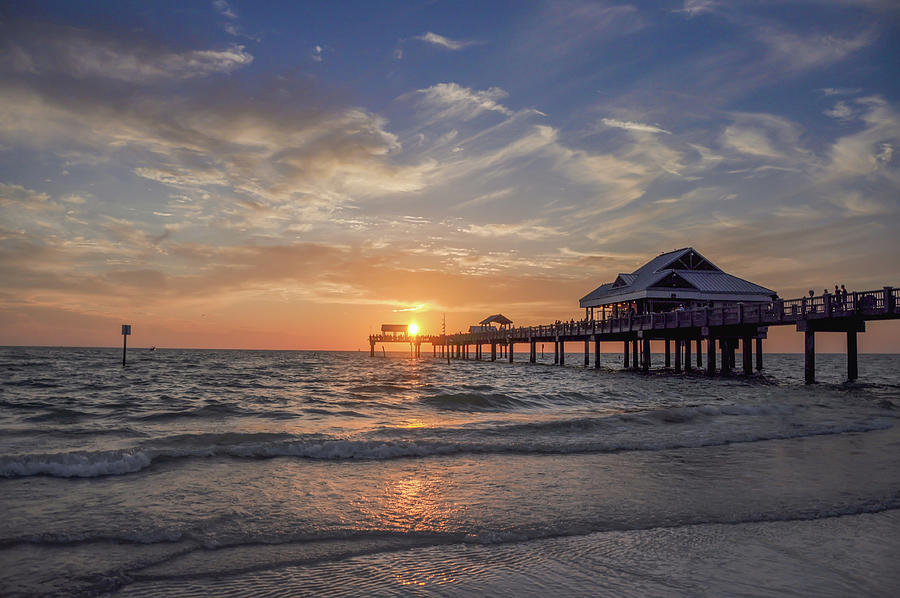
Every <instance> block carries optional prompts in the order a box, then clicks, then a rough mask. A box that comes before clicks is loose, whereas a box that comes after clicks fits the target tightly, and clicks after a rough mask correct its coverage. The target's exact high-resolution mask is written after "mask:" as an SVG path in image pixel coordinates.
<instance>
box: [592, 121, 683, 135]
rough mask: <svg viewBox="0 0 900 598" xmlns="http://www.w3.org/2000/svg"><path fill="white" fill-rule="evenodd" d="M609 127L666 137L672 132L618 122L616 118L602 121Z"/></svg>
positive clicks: (638, 124) (649, 126)
mask: <svg viewBox="0 0 900 598" xmlns="http://www.w3.org/2000/svg"><path fill="white" fill-rule="evenodd" d="M600 122H602V123H603V124H604V125H606V126H607V127H613V128H616V129H625V130H626V131H639V132H642V133H665V134H666V135H671V134H672V133H671V131H666V130H665V129H662V128H660V127H657V126H655V125H646V124H643V123H638V122H633V121H629V120H617V119H615V118H603V119H600Z"/></svg>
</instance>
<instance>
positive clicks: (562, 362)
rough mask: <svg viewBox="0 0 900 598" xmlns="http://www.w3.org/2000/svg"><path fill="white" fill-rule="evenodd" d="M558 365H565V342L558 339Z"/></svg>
mask: <svg viewBox="0 0 900 598" xmlns="http://www.w3.org/2000/svg"><path fill="white" fill-rule="evenodd" d="M559 365H566V341H564V340H563V339H559Z"/></svg>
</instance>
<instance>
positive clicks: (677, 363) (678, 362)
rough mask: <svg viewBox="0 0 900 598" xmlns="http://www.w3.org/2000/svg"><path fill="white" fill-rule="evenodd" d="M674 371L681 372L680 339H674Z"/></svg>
mask: <svg viewBox="0 0 900 598" xmlns="http://www.w3.org/2000/svg"><path fill="white" fill-rule="evenodd" d="M675 371H676V372H677V373H679V374H680V373H681V339H680V338H676V339H675Z"/></svg>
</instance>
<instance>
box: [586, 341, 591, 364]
mask: <svg viewBox="0 0 900 598" xmlns="http://www.w3.org/2000/svg"><path fill="white" fill-rule="evenodd" d="M589 365H591V340H590V339H588V338H586V339H584V367H588V366H589Z"/></svg>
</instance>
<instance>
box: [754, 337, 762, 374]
mask: <svg viewBox="0 0 900 598" xmlns="http://www.w3.org/2000/svg"><path fill="white" fill-rule="evenodd" d="M762 341H763V339H761V338H758V339H756V371H757V372H761V371H762V369H763V362H762Z"/></svg>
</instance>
